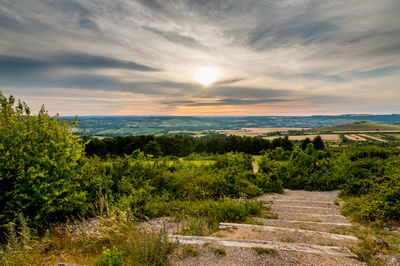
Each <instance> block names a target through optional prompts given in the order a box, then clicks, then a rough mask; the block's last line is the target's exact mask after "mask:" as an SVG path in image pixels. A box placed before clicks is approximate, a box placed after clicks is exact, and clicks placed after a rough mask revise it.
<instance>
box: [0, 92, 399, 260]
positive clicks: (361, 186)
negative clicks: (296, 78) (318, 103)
mask: <svg viewBox="0 0 400 266" xmlns="http://www.w3.org/2000/svg"><path fill="white" fill-rule="evenodd" d="M0 108H1V109H0V187H1V189H2V193H1V194H0V237H1V241H2V243H3V245H2V248H1V249H0V264H4V265H43V264H53V265H54V264H55V263H57V262H60V261H64V260H65V259H68V261H70V262H74V263H78V264H97V265H121V264H128V265H165V264H167V263H168V261H167V255H168V254H169V252H171V250H172V249H173V243H170V242H169V241H168V239H167V237H166V235H165V232H153V233H149V232H147V231H145V230H143V229H141V228H139V227H137V224H138V222H139V221H147V220H149V219H152V218H155V217H163V216H169V217H175V219H177V220H178V221H185V223H184V224H186V226H185V227H184V228H182V232H183V233H184V234H197V235H198V234H210V233H212V232H214V231H215V230H216V229H217V227H218V223H219V222H222V221H224V222H245V221H247V219H248V218H249V217H251V216H253V215H261V214H263V213H266V212H267V210H266V209H265V208H264V207H263V206H262V205H263V202H260V201H255V200H253V198H254V197H256V196H260V195H262V194H264V193H269V192H275V193H282V192H283V188H291V189H305V190H336V189H340V190H341V194H342V197H343V199H344V200H345V201H346V202H347V203H346V205H345V208H344V211H345V212H346V213H347V215H349V216H351V217H353V219H354V220H355V221H358V222H361V223H364V224H370V225H371V224H373V225H374V226H377V227H382V226H388V225H393V224H397V223H399V222H400V150H399V149H398V148H397V147H391V148H390V147H375V146H369V147H359V146H352V147H349V148H348V147H344V148H343V147H336V148H332V147H325V145H324V143H323V141H322V139H321V138H320V137H316V138H314V139H313V140H310V139H306V140H305V141H304V142H302V143H300V145H299V146H296V145H294V144H293V143H292V142H290V141H289V140H288V138H287V137H286V138H280V139H278V140H276V141H275V142H274V141H272V142H269V141H268V142H266V141H265V142H257V141H259V140H260V139H258V138H245V137H244V138H241V137H220V138H210V139H204V140H202V141H201V142H200V141H199V142H198V143H196V142H195V141H196V140H194V139H193V138H186V137H182V136H176V137H159V138H157V137H154V136H139V137H127V138H119V137H117V138H114V139H110V140H104V141H99V140H91V142H89V143H86V142H85V141H83V140H82V139H80V138H78V137H77V136H75V135H73V134H72V133H71V131H72V129H73V128H74V126H75V125H74V124H73V123H72V124H71V123H67V122H61V121H59V120H57V119H56V118H53V117H50V116H49V115H48V113H47V112H46V111H45V110H44V108H42V109H41V110H40V112H39V113H38V114H36V115H32V114H31V113H30V110H29V107H28V106H27V105H26V104H25V103H23V102H17V101H16V100H15V99H14V98H13V97H9V98H6V97H4V96H3V95H1V94H0ZM162 141H164V142H162ZM191 141H193V142H191ZM92 142H93V143H92ZM91 143H92V144H91ZM118 143H119V144H118ZM188 143H191V144H188ZM199 143H201V144H199ZM249 143H250V144H251V145H250V146H249V147H248V146H246V145H249ZM262 143H269V144H268V145H269V146H260V145H261V144H262ZM197 144H198V145H199V146H196V145H197ZM85 145H86V154H85V152H84V149H85ZM135 145H137V146H135ZM88 147H90V149H88ZM188 147H189V148H190V149H188ZM196 147H198V148H202V149H203V150H201V151H200V152H201V153H200V154H199V153H195V152H194V151H196V150H195V149H196ZM142 150H143V151H144V152H143V151H142ZM252 154H261V155H258V156H259V157H258V158H257V159H258V160H259V171H258V172H256V173H255V172H254V171H253V166H252V163H253V161H254V158H253V156H252ZM91 218H96V219H95V220H96V221H98V226H99V228H100V229H99V230H100V232H99V235H98V236H97V237H93V236H89V235H86V234H85V233H83V234H80V235H73V234H72V233H71V231H69V230H66V229H62V228H65V227H63V225H65V223H67V224H68V221H71V220H78V219H83V221H87V220H90V219H91Z"/></svg>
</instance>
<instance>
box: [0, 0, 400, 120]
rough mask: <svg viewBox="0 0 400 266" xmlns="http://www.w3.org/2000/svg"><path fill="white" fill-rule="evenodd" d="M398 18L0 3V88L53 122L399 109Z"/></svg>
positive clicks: (289, 5)
mask: <svg viewBox="0 0 400 266" xmlns="http://www.w3.org/2000/svg"><path fill="white" fill-rule="evenodd" d="M399 14H400V1H399V0H379V1H377V0H338V1H327V0H279V1H278V0H275V1H273V0H248V1H245V0H114V1H109V0H84V1H74V0H18V1H15V0H0V91H1V92H2V93H3V94H4V95H6V96H8V95H14V96H15V97H17V98H19V99H22V100H24V101H25V102H27V103H28V105H29V106H31V108H32V109H33V111H35V110H38V109H39V108H40V106H41V105H42V104H44V105H45V107H46V109H47V110H49V112H50V113H51V114H55V113H59V114H60V115H321V114H327V115H331V114H332V115H333V114H349V113H351V114H355V113H368V114H391V113H400V16H399ZM200 69H206V70H207V71H206V72H207V73H212V75H213V76H215V77H214V79H215V80H214V82H212V83H211V84H209V85H204V84H202V83H201V82H199V78H198V75H199V73H198V72H199V70H200ZM209 75H210V74H209ZM205 78H206V79H207V78H212V77H209V76H206V77H205Z"/></svg>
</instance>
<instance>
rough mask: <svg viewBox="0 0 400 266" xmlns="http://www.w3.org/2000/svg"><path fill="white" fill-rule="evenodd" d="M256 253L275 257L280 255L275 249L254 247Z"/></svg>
mask: <svg viewBox="0 0 400 266" xmlns="http://www.w3.org/2000/svg"><path fill="white" fill-rule="evenodd" d="M252 249H253V250H254V251H256V252H257V253H258V254H270V255H275V254H277V253H278V251H277V250H276V249H273V248H262V247H252Z"/></svg>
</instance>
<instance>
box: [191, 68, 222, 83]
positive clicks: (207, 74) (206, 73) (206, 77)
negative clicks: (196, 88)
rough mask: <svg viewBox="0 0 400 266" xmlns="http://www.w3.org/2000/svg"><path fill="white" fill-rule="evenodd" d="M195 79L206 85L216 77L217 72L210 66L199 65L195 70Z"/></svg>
mask: <svg viewBox="0 0 400 266" xmlns="http://www.w3.org/2000/svg"><path fill="white" fill-rule="evenodd" d="M195 79H196V81H197V82H199V83H201V84H203V85H204V86H208V85H210V84H211V83H213V82H214V81H215V80H216V79H217V73H216V71H215V69H213V68H211V67H200V68H199V69H197V71H196V76H195Z"/></svg>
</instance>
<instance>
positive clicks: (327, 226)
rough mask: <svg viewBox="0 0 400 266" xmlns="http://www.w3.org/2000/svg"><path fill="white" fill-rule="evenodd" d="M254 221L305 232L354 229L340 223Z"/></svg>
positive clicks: (279, 220)
mask: <svg viewBox="0 0 400 266" xmlns="http://www.w3.org/2000/svg"><path fill="white" fill-rule="evenodd" d="M252 219H253V220H255V221H257V222H261V223H263V224H264V225H269V226H279V227H287V228H298V229H304V230H313V231H321V232H331V231H332V230H334V229H337V228H338V227H353V226H354V225H352V224H351V223H338V222H313V221H297V220H281V219H267V218H259V217H254V218H252Z"/></svg>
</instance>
